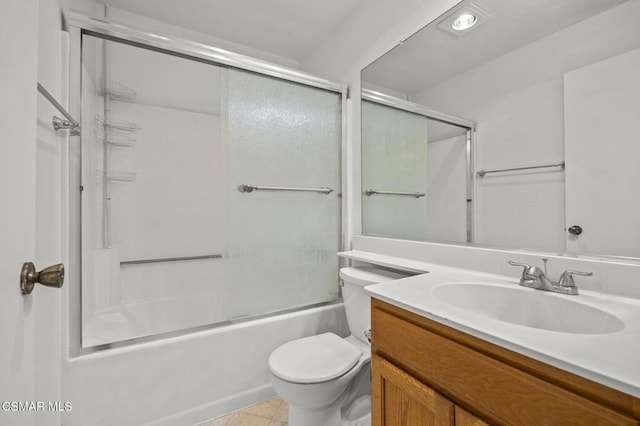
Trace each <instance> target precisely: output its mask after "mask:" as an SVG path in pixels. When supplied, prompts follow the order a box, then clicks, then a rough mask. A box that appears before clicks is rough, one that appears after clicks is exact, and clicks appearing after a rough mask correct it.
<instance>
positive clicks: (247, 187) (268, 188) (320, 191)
mask: <svg viewBox="0 0 640 426" xmlns="http://www.w3.org/2000/svg"><path fill="white" fill-rule="evenodd" d="M238 191H240V192H253V191H302V192H317V193H318V194H331V193H332V192H333V189H331V188H326V187H325V188H295V187H291V186H256V185H248V184H244V185H239V186H238Z"/></svg>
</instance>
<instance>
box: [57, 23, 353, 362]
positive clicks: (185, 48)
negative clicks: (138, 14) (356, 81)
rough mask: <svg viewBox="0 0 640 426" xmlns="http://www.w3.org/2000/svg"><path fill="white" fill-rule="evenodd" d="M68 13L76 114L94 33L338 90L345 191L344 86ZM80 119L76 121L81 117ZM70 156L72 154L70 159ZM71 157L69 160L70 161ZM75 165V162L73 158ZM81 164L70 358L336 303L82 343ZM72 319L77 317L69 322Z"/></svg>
mask: <svg viewBox="0 0 640 426" xmlns="http://www.w3.org/2000/svg"><path fill="white" fill-rule="evenodd" d="M68 18H69V32H70V35H71V37H70V38H71V55H70V56H71V72H70V79H71V82H77V83H78V84H70V85H69V87H70V96H69V97H70V106H71V108H70V109H71V111H72V113H74V114H77V115H78V116H81V115H82V96H81V87H80V86H81V85H80V84H79V83H80V81H81V78H80V76H81V68H82V60H81V57H82V55H81V50H82V37H83V36H84V35H88V36H94V37H98V38H101V39H104V40H109V41H114V42H120V43H125V44H129V45H131V46H135V47H139V48H145V49H150V50H154V51H157V52H159V53H164V54H168V55H173V56H178V57H182V58H184V59H187V60H195V61H198V62H202V63H206V64H210V65H214V66H221V65H222V66H226V67H229V68H236V69H240V70H245V71H251V72H255V73H257V74H260V75H264V76H269V77H275V78H278V79H281V80H284V81H289V82H293V83H299V84H302V85H305V86H309V87H313V88H317V89H322V90H326V91H329V92H334V93H339V94H340V95H341V147H340V148H341V155H340V159H339V165H340V170H341V173H340V174H341V176H340V186H341V193H342V194H345V193H347V186H348V179H347V170H346V168H345V167H344V166H345V165H346V164H348V163H347V160H348V157H347V155H348V154H347V152H348V150H347V134H348V131H347V130H348V129H347V126H348V124H349V123H348V119H347V118H348V114H347V111H348V94H349V91H348V86H347V85H346V84H343V83H337V82H333V81H330V80H327V79H324V78H321V77H318V76H315V75H313V74H309V73H306V72H303V71H300V70H296V69H292V68H287V67H284V66H281V65H277V64H273V63H270V62H267V61H263V60H260V59H256V58H252V57H249V56H245V55H242V54H238V53H234V52H230V51H228V50H224V49H220V48H217V47H214V46H209V45H206V44H203V43H199V42H194V41H190V40H187V39H183V38H179V37H173V36H163V35H158V34H154V33H149V32H144V31H140V30H136V29H134V28H131V27H129V26H126V25H122V24H119V23H116V22H114V21H111V20H109V19H105V18H99V17H91V16H87V15H83V14H80V13H77V12H70V13H69V15H68ZM81 122H82V120H81ZM79 153H80V148H79V147H78V149H77V151H74V150H71V153H70V156H71V158H70V159H69V163H70V164H73V163H74V162H75V161H78V162H79V161H80V160H79V158H80V154H79ZM74 155H75V156H77V157H75V158H74ZM74 160H75V161H74ZM78 164H79V163H78ZM74 171H77V176H74V175H73V173H74ZM80 172H81V167H77V170H73V168H72V167H71V166H69V176H70V178H69V204H70V205H69V207H68V209H69V210H68V213H69V223H68V229H69V251H70V255H69V268H68V269H69V271H70V272H71V274H69V275H71V276H72V277H73V276H75V277H76V282H77V283H79V285H76V286H74V288H72V289H71V290H70V295H69V311H68V312H69V318H68V326H69V337H70V338H69V340H70V341H69V347H70V351H69V355H70V356H72V357H75V356H81V355H85V354H88V353H91V352H95V351H100V350H104V349H110V348H116V347H125V346H130V345H133V344H138V343H144V342H149V341H155V340H161V339H167V338H171V337H176V336H181V335H184V334H187V333H193V332H196V331H201V330H206V329H210V328H214V327H220V326H224V325H228V324H234V323H238V322H244V321H251V320H257V319H260V318H264V317H269V316H273V315H280V314H283V313H287V312H295V311H301V310H306V309H310V308H313V307H318V306H324V305H330V304H334V303H339V302H340V299H337V300H333V301H328V302H320V303H315V304H311V305H306V306H302V307H295V308H290V309H285V310H281V311H278V312H275V313H267V314H261V315H255V316H251V317H248V318H246V319H244V318H243V319H234V320H228V321H223V322H218V323H212V324H204V325H202V326H198V327H192V328H186V329H180V330H176V331H171V332H164V333H160V334H154V335H149V336H143V337H136V338H132V339H128V340H124V341H118V342H114V343H109V344H104V345H98V346H93V347H87V348H83V347H82V342H81V338H82V255H81V253H82V247H81V235H82V232H81V227H82V222H81V206H80V197H81V195H80V193H81V191H82V187H81V177H80ZM340 211H341V230H340V242H339V247H338V251H342V250H344V249H345V247H347V244H348V238H349V235H350V234H349V229H348V226H349V222H348V220H347V214H348V213H347V212H348V206H347V201H345V197H344V196H342V197H341V202H340ZM337 285H338V278H337V277H336V286H337ZM74 319H77V321H74Z"/></svg>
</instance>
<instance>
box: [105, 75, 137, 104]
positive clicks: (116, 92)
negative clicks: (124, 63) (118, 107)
mask: <svg viewBox="0 0 640 426" xmlns="http://www.w3.org/2000/svg"><path fill="white" fill-rule="evenodd" d="M100 87H101V89H100V94H101V95H102V96H109V97H110V98H111V99H116V100H119V101H134V100H135V99H136V98H137V97H138V93H137V92H136V91H135V90H133V89H132V88H130V87H127V86H125V85H124V84H122V83H118V82H117V81H111V80H107V82H106V83H105V82H102V81H101V82H100Z"/></svg>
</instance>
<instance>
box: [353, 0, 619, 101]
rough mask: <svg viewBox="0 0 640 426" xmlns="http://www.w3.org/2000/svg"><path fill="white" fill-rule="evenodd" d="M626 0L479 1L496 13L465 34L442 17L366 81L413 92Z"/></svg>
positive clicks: (370, 70)
mask: <svg viewBox="0 0 640 426" xmlns="http://www.w3.org/2000/svg"><path fill="white" fill-rule="evenodd" d="M626 1H628V0H515V1H514V0H473V3H475V4H477V5H479V6H481V7H482V8H483V9H485V10H487V11H488V12H489V13H491V14H492V15H493V16H492V17H491V18H490V19H489V20H487V21H486V22H484V23H482V24H481V25H478V26H477V28H474V29H472V30H471V31H468V33H467V34H465V35H463V36H460V37H454V36H452V35H449V34H448V33H446V32H444V31H442V30H441V29H439V28H438V25H437V24H438V23H439V22H441V21H442V20H443V19H442V18H439V19H437V20H436V21H435V22H434V23H432V24H430V25H428V26H427V27H425V28H423V29H422V30H421V31H419V32H418V33H416V34H415V35H413V36H412V37H411V38H409V39H408V40H406V41H405V42H404V43H402V44H400V45H399V46H397V47H396V48H395V49H393V50H391V51H390V52H388V53H387V54H386V55H384V56H382V57H381V58H380V59H378V60H377V61H375V62H374V63H373V64H371V65H369V66H368V67H367V68H365V69H364V70H363V72H362V80H363V82H366V83H370V84H372V85H373V86H372V87H374V88H375V87H376V86H377V87H379V88H386V89H391V90H394V91H397V92H402V93H404V94H407V95H412V94H415V93H417V92H419V91H421V90H424V89H425V88H428V87H431V86H433V85H435V84H437V83H439V82H442V81H444V80H447V79H449V78H451V77H453V76H456V75H459V74H462V73H463V72H465V71H467V70H469V69H472V68H474V67H476V66H478V65H480V64H482V63H484V62H487V61H489V60H491V59H495V58H497V57H499V56H501V55H504V54H506V53H508V52H510V51H512V50H514V49H516V48H519V47H521V46H524V45H527V44H529V43H532V42H534V41H536V40H539V39H541V38H543V37H546V36H548V35H550V34H553V33H555V32H557V31H559V30H561V29H563V28H566V27H569V26H571V25H573V24H576V23H578V22H581V21H583V20H585V19H587V18H589V17H591V16H594V15H597V14H599V13H602V12H603V11H605V10H607V9H610V8H612V7H614V6H617V5H619V4H621V3H625V2H626ZM463 3H464V5H466V4H468V3H470V1H469V0H466V1H464V2H463ZM458 8H460V6H456V7H455V8H454V10H457V9H458ZM445 15H446V14H445Z"/></svg>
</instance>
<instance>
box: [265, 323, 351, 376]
mask: <svg viewBox="0 0 640 426" xmlns="http://www.w3.org/2000/svg"><path fill="white" fill-rule="evenodd" d="M361 356H362V352H361V351H360V350H359V349H357V348H356V347H355V346H353V345H352V344H351V343H349V342H347V341H346V340H344V339H342V338H341V337H339V336H337V335H335V334H333V333H324V334H319V335H316V336H311V337H306V338H304V339H298V340H294V341H292V342H289V343H285V344H284V345H282V346H280V347H279V348H278V349H276V350H275V351H273V352H272V353H271V356H270V357H269V368H270V370H271V372H272V373H273V374H274V375H275V376H278V377H279V378H281V379H283V380H286V381H289V382H294V383H320V382H326V381H328V380H332V379H335V378H337V377H340V376H342V375H344V374H345V373H346V372H348V371H349V370H351V369H352V368H353V367H354V366H355V365H356V364H357V363H358V361H359V360H360V358H361Z"/></svg>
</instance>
